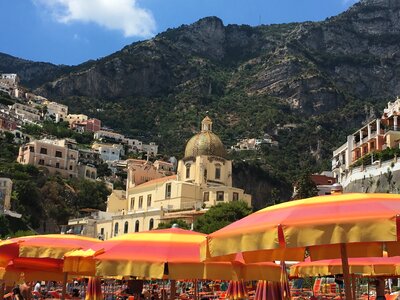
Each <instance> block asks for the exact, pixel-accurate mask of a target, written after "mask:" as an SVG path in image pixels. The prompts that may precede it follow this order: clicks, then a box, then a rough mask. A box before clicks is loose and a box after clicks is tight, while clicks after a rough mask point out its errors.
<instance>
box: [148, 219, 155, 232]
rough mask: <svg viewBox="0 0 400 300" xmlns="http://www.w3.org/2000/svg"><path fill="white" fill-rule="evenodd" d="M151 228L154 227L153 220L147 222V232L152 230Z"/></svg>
mask: <svg viewBox="0 0 400 300" xmlns="http://www.w3.org/2000/svg"><path fill="white" fill-rule="evenodd" d="M153 227H154V219H150V222H149V230H152V229H153Z"/></svg>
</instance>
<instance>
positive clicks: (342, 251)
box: [340, 243, 353, 300]
mask: <svg viewBox="0 0 400 300" xmlns="http://www.w3.org/2000/svg"><path fill="white" fill-rule="evenodd" d="M340 254H341V257H342V269H343V279H344V294H345V296H346V300H352V299H353V297H352V295H351V281H350V271H349V258H348V257H347V249H346V244H344V243H342V244H340Z"/></svg>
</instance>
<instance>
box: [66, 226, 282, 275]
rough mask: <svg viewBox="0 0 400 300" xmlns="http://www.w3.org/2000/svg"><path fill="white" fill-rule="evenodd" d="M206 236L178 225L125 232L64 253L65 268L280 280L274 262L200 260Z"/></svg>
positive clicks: (107, 272) (78, 271) (83, 271)
mask: <svg viewBox="0 0 400 300" xmlns="http://www.w3.org/2000/svg"><path fill="white" fill-rule="evenodd" d="M205 239H206V235H204V234H201V233H197V232H193V231H189V230H183V229H179V228H171V229H165V230H152V231H148V232H140V233H132V234H125V235H122V236H120V237H117V238H114V239H111V240H108V241H105V242H103V243H101V244H98V245H95V246H94V247H93V248H92V249H87V250H79V251H72V252H70V253H67V254H66V255H65V261H64V271H66V272H68V273H75V274H80V275H88V276H136V277H140V278H155V279H163V278H169V279H176V280H178V279H224V280H231V279H232V278H235V279H242V278H243V279H249V280H251V279H258V278H265V277H267V278H265V279H268V280H276V281H279V278H280V277H279V276H280V268H279V266H277V265H276V264H273V263H264V264H249V266H248V267H247V266H246V265H244V262H243V259H241V258H240V257H239V258H237V259H236V260H235V261H234V262H206V263H204V262H202V261H201V260H200V245H201V244H202V243H204V242H205ZM240 259H241V260H240Z"/></svg>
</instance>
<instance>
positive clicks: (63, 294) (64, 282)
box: [61, 272, 68, 300]
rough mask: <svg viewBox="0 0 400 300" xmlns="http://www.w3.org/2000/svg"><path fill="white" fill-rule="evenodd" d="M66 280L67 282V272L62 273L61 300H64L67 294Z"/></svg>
mask: <svg viewBox="0 0 400 300" xmlns="http://www.w3.org/2000/svg"><path fill="white" fill-rule="evenodd" d="M67 280H68V272H64V279H63V285H62V295H61V299H62V300H65V295H66V294H67Z"/></svg>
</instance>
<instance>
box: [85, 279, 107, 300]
mask: <svg viewBox="0 0 400 300" xmlns="http://www.w3.org/2000/svg"><path fill="white" fill-rule="evenodd" d="M103 299H104V296H103V293H102V291H101V281H100V279H99V278H98V277H90V278H89V282H88V285H87V289H86V296H85V300H103Z"/></svg>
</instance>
